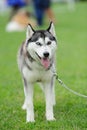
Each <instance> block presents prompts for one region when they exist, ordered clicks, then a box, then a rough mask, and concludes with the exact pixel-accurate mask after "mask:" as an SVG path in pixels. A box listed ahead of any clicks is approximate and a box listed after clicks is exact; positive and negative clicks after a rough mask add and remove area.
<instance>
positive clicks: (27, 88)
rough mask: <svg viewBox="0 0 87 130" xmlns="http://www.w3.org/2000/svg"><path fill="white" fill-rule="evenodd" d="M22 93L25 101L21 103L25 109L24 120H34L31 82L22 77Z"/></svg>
mask: <svg viewBox="0 0 87 130" xmlns="http://www.w3.org/2000/svg"><path fill="white" fill-rule="evenodd" d="M24 94H25V102H24V105H23V107H22V108H23V109H26V112H27V113H26V121H27V122H34V107H33V84H31V83H28V82H27V80H25V79H24Z"/></svg>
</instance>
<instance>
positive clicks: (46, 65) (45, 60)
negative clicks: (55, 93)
mask: <svg viewBox="0 0 87 130" xmlns="http://www.w3.org/2000/svg"><path fill="white" fill-rule="evenodd" d="M36 55H37V56H38V58H39V59H40V63H41V65H42V66H43V67H44V68H45V69H48V68H49V67H50V65H51V60H50V59H49V58H45V57H43V58H42V57H40V56H39V55H38V54H37V53H36Z"/></svg>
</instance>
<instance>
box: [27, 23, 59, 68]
mask: <svg viewBox="0 0 87 130" xmlns="http://www.w3.org/2000/svg"><path fill="white" fill-rule="evenodd" d="M56 45H57V43H56V34H55V29H54V25H53V23H52V22H51V23H50V26H49V27H48V29H46V30H38V31H36V30H34V29H33V28H32V26H31V25H30V24H29V25H28V27H27V33H26V46H27V51H28V52H29V53H30V55H31V56H32V58H33V59H34V60H36V61H37V62H38V63H40V64H41V65H42V66H43V67H44V68H46V69H48V68H49V67H50V65H51V64H52V62H53V59H54V55H55V50H56Z"/></svg>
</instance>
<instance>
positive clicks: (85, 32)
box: [0, 2, 87, 130]
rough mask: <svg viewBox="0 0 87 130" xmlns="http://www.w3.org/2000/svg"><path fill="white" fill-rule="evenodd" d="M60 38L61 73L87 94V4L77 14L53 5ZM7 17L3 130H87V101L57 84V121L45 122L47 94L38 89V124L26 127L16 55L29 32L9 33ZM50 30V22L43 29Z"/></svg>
mask: <svg viewBox="0 0 87 130" xmlns="http://www.w3.org/2000/svg"><path fill="white" fill-rule="evenodd" d="M53 10H54V12H55V17H56V24H55V27H56V33H57V37H58V41H59V44H58V50H57V56H56V59H57V72H58V74H59V76H60V78H61V79H62V80H63V81H64V82H65V83H66V84H67V85H68V86H69V87H70V88H71V89H73V90H75V91H77V92H80V93H83V94H85V95H87V3H86V2H84V3H77V4H76V9H75V11H73V12H72V11H68V9H67V7H66V5H60V4H58V5H53ZM6 21H7V15H4V16H0V130H87V99H84V98H81V97H77V96H75V95H73V94H72V93H70V92H68V91H67V90H66V89H64V88H62V87H61V85H59V84H57V82H56V87H55V89H56V106H55V107H54V113H55V118H56V121H54V122H48V121H46V120H45V101H44V95H43V93H42V91H41V90H40V88H39V87H38V86H35V92H34V106H35V119H36V122H35V123H28V124H26V121H25V111H23V110H22V109H21V106H22V104H23V101H24V93H23V85H22V81H21V76H20V73H19V71H18V68H17V62H16V55H17V50H18V47H19V45H20V43H21V42H22V41H23V40H24V38H25V32H20V33H19V32H14V33H7V32H5V26H6ZM46 27H47V23H46V25H45V26H43V28H46Z"/></svg>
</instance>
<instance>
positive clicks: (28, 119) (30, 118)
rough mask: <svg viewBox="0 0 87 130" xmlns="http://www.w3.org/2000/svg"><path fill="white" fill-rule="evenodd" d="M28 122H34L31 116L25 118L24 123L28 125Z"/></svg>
mask: <svg viewBox="0 0 87 130" xmlns="http://www.w3.org/2000/svg"><path fill="white" fill-rule="evenodd" d="M29 122H32V123H33V122H35V120H34V117H32V116H29V117H27V119H26V123H29Z"/></svg>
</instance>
